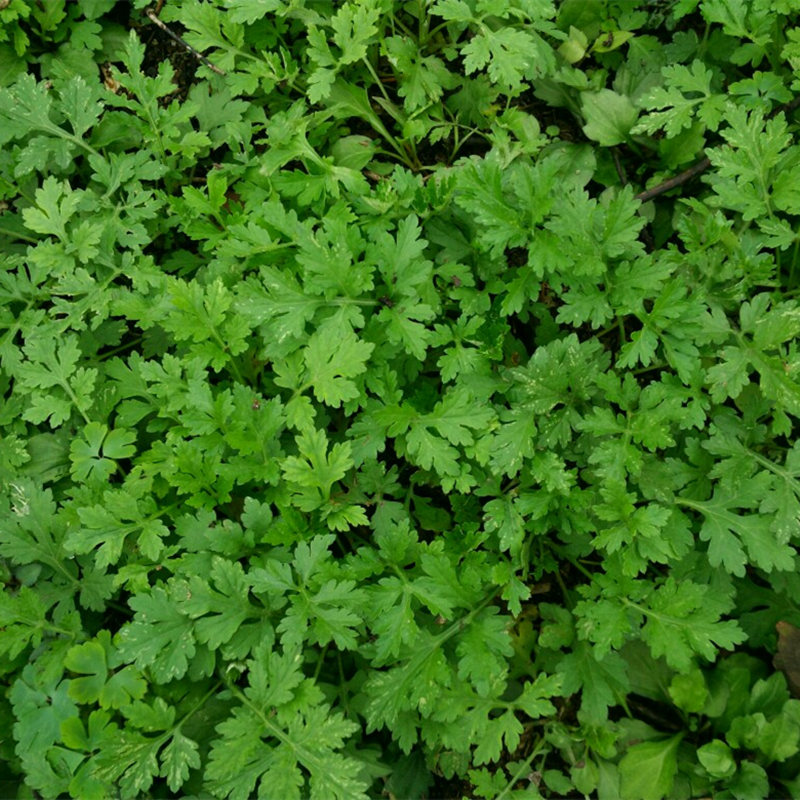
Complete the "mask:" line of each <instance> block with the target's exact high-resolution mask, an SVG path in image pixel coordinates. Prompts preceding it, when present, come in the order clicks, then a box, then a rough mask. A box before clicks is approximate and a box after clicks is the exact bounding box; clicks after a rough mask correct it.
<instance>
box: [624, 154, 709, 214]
mask: <svg viewBox="0 0 800 800" xmlns="http://www.w3.org/2000/svg"><path fill="white" fill-rule="evenodd" d="M710 166H711V159H710V158H709V157H708V156H706V157H705V158H702V159H700V161H698V162H697V163H696V164H692V166H691V167H689V169H685V170H684V171H683V172H679V173H678V174H677V175H673V176H672V177H671V178H670V179H669V180H666V181H664V182H663V183H659V184H658V185H657V186H653V187H652V188H650V189H647V190H646V191H644V192H639V194H637V195H636V199H637V200H641V202H643V203H646V202H647V201H648V200H652V199H653V198H654V197H658V196H659V195H660V194H664V192H668V191H669V190H670V189H674V188H675V187H676V186H680V185H681V184H682V183H686V181H689V180H691V179H692V178H694V176H695V175H699V174H700V173H701V172H704V171H705V170H707V169H708V168H709V167H710Z"/></svg>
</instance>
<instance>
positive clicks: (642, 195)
mask: <svg viewBox="0 0 800 800" xmlns="http://www.w3.org/2000/svg"><path fill="white" fill-rule="evenodd" d="M798 108H800V95H798V96H797V97H794V98H792V99H791V100H790V101H789V102H788V103H784V104H783V105H782V106H778V108H776V109H774V110H773V111H772V113H771V114H769V116H770V117H774V116H775V115H777V114H780V113H781V112H783V113H784V114H791V112H792V111H796V110H797V109H798ZM710 166H711V159H709V157H708V156H705V157H704V158H701V159H700V160H699V161H698V162H697V163H696V164H692V166H691V167H689V168H688V169H685V170H684V171H683V172H679V173H678V174H677V175H673V176H672V177H671V178H669V180H666V181H663V182H662V183H659V184H657V185H656V186H653V187H651V188H650V189H646V190H645V191H643V192H639V194H637V195H636V199H637V200H640V201H641V202H642V203H646V202H647V201H648V200H652V199H653V198H654V197H658V196H659V195H660V194H664V192H668V191H669V190H670V189H674V188H675V187H676V186H680V185H681V184H683V183H686V181H689V180H691V179H692V178H694V177H695V175H699V174H700V173H701V172H705V171H706V170H707V169H708V168H709V167H710Z"/></svg>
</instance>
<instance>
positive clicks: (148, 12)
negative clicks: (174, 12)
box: [144, 8, 226, 75]
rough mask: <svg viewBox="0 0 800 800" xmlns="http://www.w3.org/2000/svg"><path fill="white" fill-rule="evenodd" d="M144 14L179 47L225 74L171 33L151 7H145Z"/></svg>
mask: <svg viewBox="0 0 800 800" xmlns="http://www.w3.org/2000/svg"><path fill="white" fill-rule="evenodd" d="M144 13H145V16H147V18H148V19H149V20H150V22H152V23H153V24H154V25H157V26H158V27H159V28H161V30H162V31H164V33H166V34H167V36H169V37H171V38H172V39H173V40H174V41H176V42H177V43H178V44H179V45H181V47H185V48H186V49H187V50H188V51H189V52H190V53H191V54H192V55H193V56H194V57H195V58H196V59H198V60H200V61H202V62H203V64H205V65H206V66H207V67H208V68H209V69H210V70H211V71H212V72H216V73H217V75H225V74H226V73H225V72H224V71H223V70H221V69H220V68H219V67H218V66H216V65H215V64H212V63H211V62H210V61H209V60H208V59H207V58H206V57H205V56H204V55H203V54H202V53H198V52H197V50H195V49H194V47H192V46H191V45H190V44H188V43H187V42H184V41H183V39H181V37H180V36H178V34H177V33H173V32H172V31H171V30H170V29H169V28H168V27H167V26H166V25H165V24H164V23H163V22H162V21H161V20H160V19H159V18H158V17H157V16H156V13H155V11H153V9H152V8H148V9H145V12H144Z"/></svg>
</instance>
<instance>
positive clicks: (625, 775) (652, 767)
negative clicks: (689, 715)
mask: <svg viewBox="0 0 800 800" xmlns="http://www.w3.org/2000/svg"><path fill="white" fill-rule="evenodd" d="M682 739H683V734H676V735H675V736H672V737H670V738H669V739H664V740H662V741H658V742H642V743H641V744H635V745H633V746H632V747H630V748H628V751H627V752H626V753H625V755H624V756H623V757H622V760H621V761H620V762H619V771H620V776H621V778H622V783H621V790H622V792H623V794H624V796H625V797H629V798H631V800H662V798H664V797H667V796H668V795H669V793H670V792H671V791H672V784H673V782H674V780H675V774H676V773H677V771H678V759H677V753H678V746H679V745H680V743H681V740H682Z"/></svg>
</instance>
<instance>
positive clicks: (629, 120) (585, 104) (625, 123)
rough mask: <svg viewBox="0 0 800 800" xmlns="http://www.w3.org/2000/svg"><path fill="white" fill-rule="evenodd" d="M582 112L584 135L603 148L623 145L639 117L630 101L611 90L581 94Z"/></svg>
mask: <svg viewBox="0 0 800 800" xmlns="http://www.w3.org/2000/svg"><path fill="white" fill-rule="evenodd" d="M581 113H582V114H583V118H584V120H585V124H584V126H583V132H584V133H585V134H586V135H587V136H588V137H589V138H590V139H592V140H593V141H595V142H597V143H598V144H600V145H602V146H603V147H612V146H613V145H615V144H623V143H624V142H626V141H627V140H628V137H629V135H630V133H631V129H632V128H633V126H634V125H635V124H636V120H637V118H638V116H639V114H638V112H637V110H636V107H635V106H634V105H633V103H632V102H631V100H630V98H628V97H626V96H625V95H621V94H618V93H617V92H614V91H612V90H611V89H601V90H600V91H599V92H584V93H583V94H582V95H581Z"/></svg>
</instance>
